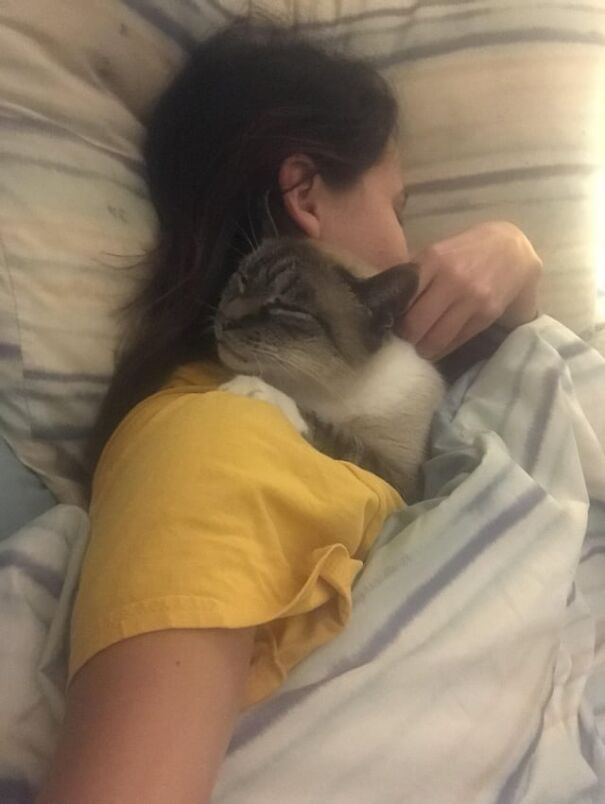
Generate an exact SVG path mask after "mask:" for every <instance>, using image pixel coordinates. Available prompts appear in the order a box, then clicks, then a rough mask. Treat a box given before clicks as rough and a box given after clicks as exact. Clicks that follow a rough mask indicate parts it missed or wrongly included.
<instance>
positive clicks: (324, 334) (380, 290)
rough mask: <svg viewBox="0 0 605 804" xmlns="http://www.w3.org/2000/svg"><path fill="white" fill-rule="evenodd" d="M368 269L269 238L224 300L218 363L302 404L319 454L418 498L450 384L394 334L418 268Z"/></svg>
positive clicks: (298, 242) (297, 242) (303, 243)
mask: <svg viewBox="0 0 605 804" xmlns="http://www.w3.org/2000/svg"><path fill="white" fill-rule="evenodd" d="M363 273H364V268H363V266H362V267H361V268H360V266H359V264H358V263H357V264H353V263H352V262H349V261H348V260H347V258H346V257H344V256H343V255H336V254H335V253H334V252H328V251H326V250H325V249H322V248H320V247H318V246H317V245H316V244H314V243H313V242H312V241H310V240H307V239H299V238H280V239H267V240H264V241H263V242H262V243H261V245H260V246H259V247H258V248H257V249H256V250H255V251H253V252H252V253H251V254H249V255H248V256H247V257H246V258H244V259H243V260H242V262H241V264H240V267H239V269H238V271H237V272H236V273H235V274H234V275H233V276H232V277H231V279H230V281H229V283H228V285H227V287H226V288H225V291H224V293H223V295H222V298H221V302H220V304H219V308H218V311H217V314H216V318H215V336H216V341H217V347H218V355H219V358H220V360H221V361H222V362H223V363H224V364H225V365H226V366H227V367H228V368H230V369H231V370H233V371H234V372H236V373H238V374H243V375H247V376H254V377H258V378H260V379H261V380H263V381H264V383H266V384H268V385H269V386H272V387H273V388H276V389H278V390H279V391H280V392H281V393H282V394H285V395H286V396H287V397H289V398H290V399H291V400H293V402H294V403H295V404H296V406H297V408H298V411H299V413H300V414H301V416H302V419H303V420H304V422H305V423H306V427H305V428H304V430H303V428H301V427H299V428H298V429H299V431H301V432H303V435H305V437H306V438H307V439H308V440H309V441H310V442H311V443H312V444H313V445H314V446H315V447H316V448H317V449H319V450H321V451H322V452H324V453H326V454H327V455H329V456H331V457H333V458H337V459H341V460H347V461H350V462H352V463H355V464H356V465H358V466H361V467H362V468H364V469H367V470H368V471H371V472H374V473H375V474H377V475H379V476H380V477H382V478H383V479H384V480H386V481H387V482H388V483H390V484H391V485H392V486H393V487H394V488H396V489H397V491H399V493H400V494H401V495H402V496H403V497H404V499H405V500H406V501H408V502H412V501H414V500H416V499H418V496H419V493H420V483H419V480H420V477H419V472H420V467H421V465H422V463H423V461H424V459H425V457H426V448H427V440H428V435H429V429H430V423H431V420H432V417H433V414H434V412H435V410H436V408H437V406H438V405H439V403H440V401H441V399H442V397H443V393H444V388H445V384H444V381H443V379H442V377H441V375H440V374H439V372H438V371H437V370H436V369H435V367H434V366H433V365H432V364H431V363H430V362H429V361H427V360H424V359H423V358H421V357H420V356H419V355H418V354H417V352H416V350H415V348H414V347H413V346H412V345H411V344H409V343H407V342H406V341H404V340H402V339H401V338H399V337H397V336H396V335H395V334H394V326H395V324H396V322H397V320H398V317H399V316H400V315H401V314H402V313H403V311H404V310H405V307H406V305H407V304H408V303H409V301H410V299H411V298H412V297H413V295H414V293H415V292H416V289H417V281H418V280H417V273H416V270H415V267H414V266H413V265H411V264H409V263H406V264H402V265H397V266H394V267H392V268H390V269H387V270H386V271H382V272H380V273H374V274H373V275H371V272H370V271H369V269H368V270H366V275H365V276H363V275H361V274H363ZM355 274H356V275H355ZM241 387H243V386H241ZM234 388H235V386H233V385H231V387H230V389H229V390H234ZM256 388H257V389H258V385H256ZM240 392H242V393H246V392H245V391H240ZM250 395H252V394H250ZM254 395H255V396H258V392H257V393H255V394H254ZM267 398H268V399H270V401H273V402H275V403H276V404H279V402H276V399H277V397H276V396H275V395H273V397H271V394H270V393H268V395H267ZM279 406H280V407H282V405H281V404H280V405H279ZM287 415H288V414H287ZM290 418H292V417H290Z"/></svg>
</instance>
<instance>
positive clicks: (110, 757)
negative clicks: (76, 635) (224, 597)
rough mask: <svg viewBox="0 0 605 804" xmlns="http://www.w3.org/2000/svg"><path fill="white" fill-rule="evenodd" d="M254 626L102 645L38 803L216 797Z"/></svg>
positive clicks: (121, 803)
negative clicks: (213, 795)
mask: <svg viewBox="0 0 605 804" xmlns="http://www.w3.org/2000/svg"><path fill="white" fill-rule="evenodd" d="M253 637H254V629H235V630H227V629H199V630H198V629H174V630H166V631H155V632H153V633H149V634H143V635H141V636H136V637H132V638H130V639H126V640H124V641H122V642H118V643H116V644H115V645H112V646H111V647H109V648H107V649H105V650H103V651H101V652H100V653H98V654H97V655H96V656H94V657H93V658H92V659H91V660H90V661H89V662H88V663H87V664H85V665H84V666H83V667H82V669H81V670H80V671H79V672H78V673H77V675H76V676H75V678H74V680H73V682H72V684H71V686H70V689H69V694H68V703H67V714H66V719H65V722H64V725H63V733H62V739H61V740H60V744H59V748H58V751H57V755H56V757H55V762H54V765H53V768H52V770H51V773H50V776H49V778H48V780H47V782H46V785H45V787H44V788H43V790H42V792H41V794H40V796H39V798H38V799H37V804H108V803H109V802H111V803H112V804H133V802H138V801H144V802H145V804H202V802H205V801H208V800H209V798H210V793H211V791H212V787H213V785H214V781H215V778H216V774H217V771H218V768H219V765H220V763H221V760H222V758H223V756H224V753H225V751H226V749H227V745H228V743H229V739H230V737H231V733H232V729H233V725H234V722H235V718H236V716H237V713H238V712H239V709H240V706H241V702H242V699H243V694H244V688H245V682H246V678H247V671H248V667H249V664H250V658H251V653H252V643H253Z"/></svg>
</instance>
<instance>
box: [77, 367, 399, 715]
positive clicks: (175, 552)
mask: <svg viewBox="0 0 605 804" xmlns="http://www.w3.org/2000/svg"><path fill="white" fill-rule="evenodd" d="M230 376H231V375H229V374H228V373H227V372H225V370H224V369H222V368H221V367H220V366H218V365H215V364H211V363H201V362H200V363H189V364H186V365H184V366H181V367H180V368H179V369H177V370H176V371H175V372H174V373H173V375H172V377H171V378H170V381H169V382H168V383H167V384H166V385H165V386H164V387H163V388H162V389H161V390H160V391H159V392H157V393H155V394H153V395H152V396H150V397H148V398H147V399H145V400H143V401H142V402H141V403H139V404H138V405H137V406H136V407H135V408H133V409H132V410H131V411H130V413H129V414H128V415H127V416H126V417H125V418H124V420H123V421H122V422H121V423H120V425H119V426H118V428H117V429H116V431H115V432H114V434H113V435H112V437H111V439H110V440H109V441H108V443H107V445H106V447H105V449H104V451H103V454H102V456H101V460H100V462H99V465H98V467H97V471H96V473H95V477H94V484H93V493H92V499H91V507H90V521H91V530H90V541H89V545H88V548H87V551H86V556H85V559H84V564H83V568H82V574H81V578H80V587H79V591H78V595H77V598H76V602H75V608H74V613H73V619H72V629H71V651H70V662H69V678H70V680H71V679H72V677H73V675H74V673H75V672H76V671H77V670H78V669H79V668H80V667H82V665H83V664H84V663H85V662H86V661H87V660H88V659H90V658H91V657H92V656H94V655H95V654H96V653H98V652H99V651H101V650H103V649H104V648H106V647H108V646H110V645H112V644H113V643H115V642H118V641H120V640H122V639H127V638H128V637H132V636H135V635H137V634H144V633H147V632H150V631H157V630H161V629H166V628H243V627H247V626H258V628H257V631H256V639H255V646H254V651H253V658H252V662H251V666H250V671H249V678H248V688H247V693H246V701H245V703H246V705H250V704H252V703H255V702H256V701H259V700H261V699H262V698H265V697H266V696H268V695H269V694H270V693H271V692H272V691H273V690H274V689H275V688H276V687H278V686H279V684H280V683H281V682H282V681H283V680H284V678H285V677H286V675H287V673H288V671H289V670H290V669H291V668H292V667H293V666H294V665H295V664H297V662H299V661H300V660H301V659H302V658H303V657H305V656H306V655H308V654H309V653H310V652H311V651H312V650H313V649H315V648H317V647H318V646H319V645H322V644H323V643H325V642H327V641H328V640H329V639H331V638H332V637H333V636H334V635H335V634H337V633H338V632H339V631H340V630H341V629H342V628H343V627H344V626H345V624H346V623H347V621H348V619H349V616H350V611H351V586H352V583H353V580H354V578H355V576H356V575H357V573H358V572H359V570H360V569H361V567H362V562H363V560H364V559H365V557H366V555H367V553H368V550H369V548H370V547H371V545H372V543H373V541H374V540H375V538H376V536H377V534H378V532H379V531H380V529H381V527H382V525H383V523H384V521H385V519H386V517H387V516H388V515H389V514H391V513H392V512H393V511H395V510H397V509H399V508H401V506H402V504H403V501H402V499H401V497H400V496H399V494H398V493H397V492H396V491H395V490H394V489H393V488H392V487H391V486H390V485H389V484H387V483H386V482H384V481H383V480H381V479H380V478H379V477H377V476H376V475H374V474H372V473H370V472H367V471H365V470H363V469H360V468H359V467H357V466H355V465H353V464H352V463H348V462H346V461H337V460H334V459H332V458H329V457H327V456H326V455H324V454H322V453H321V452H319V451H318V450H316V449H314V448H313V447H312V446H311V445H310V444H309V443H308V442H307V441H306V440H305V439H304V438H303V437H302V436H301V435H300V434H299V433H298V432H297V431H296V430H295V428H294V427H293V426H292V425H291V424H290V422H289V421H288V419H287V418H286V417H285V415H284V414H283V413H282V412H281V411H280V410H279V409H278V408H277V407H275V406H274V405H272V404H270V403H268V402H264V401H261V400H257V399H250V398H246V397H241V396H236V395H235V394H232V393H228V392H225V391H221V390H216V389H217V386H218V385H220V384H221V382H224V381H225V380H227V379H229V377H230Z"/></svg>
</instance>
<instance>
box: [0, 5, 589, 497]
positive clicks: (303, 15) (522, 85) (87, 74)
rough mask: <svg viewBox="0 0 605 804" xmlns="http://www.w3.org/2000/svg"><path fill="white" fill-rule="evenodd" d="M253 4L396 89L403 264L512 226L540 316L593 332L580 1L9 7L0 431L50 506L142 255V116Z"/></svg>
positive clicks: (1, 39)
mask: <svg viewBox="0 0 605 804" xmlns="http://www.w3.org/2000/svg"><path fill="white" fill-rule="evenodd" d="M250 5H254V6H255V7H259V6H262V7H264V8H269V9H272V10H273V11H275V12H277V13H278V14H279V15H280V16H281V18H282V19H283V20H285V21H287V20H289V19H293V18H296V19H298V20H299V22H301V24H302V26H303V28H304V29H307V30H309V32H310V33H312V34H313V35H314V36H317V37H318V38H319V39H326V40H329V41H332V42H337V43H338V44H339V46H341V47H342V48H343V49H344V50H345V51H346V52H354V53H358V54H361V55H367V56H370V57H372V58H374V59H375V61H376V63H377V64H378V65H379V67H381V68H382V69H383V70H384V71H385V74H387V75H388V76H389V78H390V79H391V80H392V82H393V84H394V86H395V89H396V91H397V94H398V96H399V98H400V101H401V108H402V121H403V138H402V158H403V166H404V171H405V178H406V181H407V185H408V188H409V190H410V192H411V199H410V202H409V206H408V213H407V220H406V231H407V234H408V238H409V240H410V244H411V246H412V249H413V250H415V249H418V248H420V247H422V246H424V245H426V244H428V243H430V242H433V241H435V240H438V239H440V238H443V237H447V236H448V235H450V234H453V233H455V232H457V231H460V230H462V229H464V228H465V227H467V226H470V225H472V224H473V223H477V222H479V221H483V220H495V219H506V220H510V221H513V222H514V223H516V224H517V225H519V226H520V227H521V228H522V229H523V230H524V231H525V232H526V234H527V235H528V236H529V238H530V240H531V241H532V243H533V244H534V246H535V247H536V249H537V251H538V253H539V254H540V255H541V256H542V258H543V259H544V261H545V265H546V281H545V283H544V292H543V309H544V310H545V311H546V312H548V313H550V314H551V315H553V316H554V317H556V318H558V319H560V320H561V321H563V322H564V323H566V324H567V325H568V326H570V327H571V328H572V329H574V330H575V331H576V332H579V333H582V334H589V333H590V332H591V330H592V327H593V325H594V299H595V276H596V272H595V267H596V258H597V252H599V249H600V252H599V253H600V254H601V258H603V253H605V248H604V243H603V237H604V235H603V234H602V233H600V232H599V231H598V227H597V213H598V212H600V214H602V212H603V210H602V209H601V210H600V209H599V208H598V206H597V195H598V193H599V192H601V194H602V195H603V194H605V191H604V189H603V182H604V181H605V179H604V177H605V156H604V153H603V150H604V143H605V132H604V131H603V125H604V123H603V121H604V120H605V118H604V117H603V116H602V114H601V107H602V103H601V99H602V97H603V92H604V90H605V49H604V48H603V44H604V43H605V15H603V14H600V15H599V14H597V12H596V9H592V8H591V6H589V5H582V6H577V7H574V6H572V5H570V4H567V5H564V4H563V3H559V2H552V3H550V4H545V3H537V2H528V1H527V0H518V1H517V2H511V0H502V1H500V2H496V1H492V2H489V0H488V1H487V2H481V3H472V4H467V3H464V4H461V3H459V2H450V3H446V2H443V3H439V4H422V5H419V4H418V3H415V2H413V1H412V0H400V1H399V2H390V3H387V2H386V0H381V2H370V1H369V0H365V2H364V1H363V0H339V2H336V0H334V2H324V0H321V2H319V0H317V1H316V2H310V1H309V2H294V0H290V2H288V1H287V0H283V2H278V0H274V1H273V2H264V3H262V4H259V3H254V4H251V3H243V2H235V0H234V1H233V2H226V0H223V2H220V0H206V2H204V0H187V1H185V0H163V1H162V0H153V2H152V1H151V0H148V1H146V0H123V1H122V2H119V1H118V0H113V2H94V3H89V4H87V6H86V10H85V11H84V10H82V11H80V13H78V14H75V13H74V10H73V4H71V3H69V2H68V0H38V2H37V3H35V4H34V3H26V4H17V3H12V4H3V5H2V6H0V160H1V162H2V171H1V173H0V237H1V245H2V252H0V261H1V262H0V322H1V330H0V358H1V360H0V410H1V416H0V427H1V428H2V429H1V432H2V434H3V435H4V436H5V437H6V439H7V441H8V442H9V443H10V444H11V446H12V448H13V449H14V450H15V452H16V453H17V455H18V456H19V458H20V459H21V460H22V462H23V463H24V464H26V465H27V466H29V467H31V468H32V469H33V470H35V471H36V472H37V473H39V475H40V476H41V477H42V478H43V479H44V482H45V483H46V484H47V485H48V487H49V488H50V489H51V491H53V492H54V493H55V495H56V496H57V497H58V499H59V500H61V501H63V502H75V503H82V501H83V498H82V494H81V487H80V483H79V480H78V478H79V472H80V468H81V461H82V451H83V447H84V444H85V440H86V437H87V435H88V433H89V432H90V428H91V426H92V424H93V421H94V418H95V416H96V413H97V410H98V407H99V405H100V402H101V399H102V396H103V394H104V392H105V390H106V388H107V385H108V383H109V380H110V377H111V373H112V370H113V367H114V360H115V350H116V346H117V345H118V343H119V342H120V340H121V338H122V336H123V332H124V329H123V328H124V325H125V324H124V322H123V321H122V320H120V319H119V318H117V317H116V315H115V310H116V308H117V307H118V306H119V305H120V304H122V303H123V302H124V301H125V300H126V298H127V297H129V296H130V294H131V293H132V290H133V288H134V286H135V283H136V282H137V280H138V278H139V277H140V276H141V272H142V271H144V270H145V268H144V264H142V263H141V264H139V265H137V266H136V267H134V268H132V267H128V266H131V265H133V264H135V263H136V262H137V260H139V261H140V259H141V257H142V256H143V255H144V253H145V251H146V250H147V249H148V248H149V247H150V246H151V245H152V244H153V240H154V233H155V217H154V213H153V210H152V208H151V206H150V203H149V200H148V196H147V190H146V186H145V181H144V172H143V164H142V160H141V153H140V145H141V141H142V137H143V135H144V120H145V114H146V112H147V110H148V109H149V107H150V105H151V104H152V102H153V100H154V99H155V98H156V97H157V95H158V94H159V92H160V91H161V90H162V89H163V88H164V87H165V86H166V85H167V83H168V81H169V80H170V78H171V76H172V75H173V74H174V73H175V72H176V70H177V69H178V67H179V65H180V64H181V63H182V61H183V59H184V58H185V56H186V54H187V52H188V49H189V48H190V47H191V46H193V44H194V43H195V41H197V40H199V39H200V38H202V37H203V36H205V35H206V34H207V33H208V32H210V31H211V30H213V29H214V28H215V27H216V26H218V25H220V24H222V23H223V22H225V21H226V20H227V19H229V18H230V17H231V16H232V15H233V13H234V12H236V11H239V10H242V9H248V7H249V6H250ZM599 182H600V184H599ZM601 203H602V202H601ZM599 238H600V240H599Z"/></svg>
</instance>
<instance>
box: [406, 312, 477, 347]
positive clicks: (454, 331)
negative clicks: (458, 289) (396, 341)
mask: <svg viewBox="0 0 605 804" xmlns="http://www.w3.org/2000/svg"><path fill="white" fill-rule="evenodd" d="M473 312H474V311H473V309H472V306H471V305H469V302H468V300H463V301H459V302H455V303H454V304H452V305H451V306H450V307H449V308H448V309H447V310H446V311H445V313H444V314H443V315H442V316H441V317H440V318H439V320H438V321H437V322H436V323H435V324H434V325H433V326H432V327H431V329H430V330H429V331H428V332H427V333H426V334H425V335H424V337H423V338H421V340H420V341H419V342H418V343H417V344H416V350H417V351H418V354H419V355H421V356H422V357H426V358H427V359H429V360H435V359H437V357H438V356H439V355H441V354H443V353H445V354H448V353H449V352H450V351H452V350H453V348H454V347H453V346H452V344H453V343H455V342H456V341H457V340H458V339H459V338H460V336H461V334H462V332H463V331H464V330H466V329H467V328H468V327H469V324H470V322H471V321H472V320H473V319H474V315H473Z"/></svg>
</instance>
